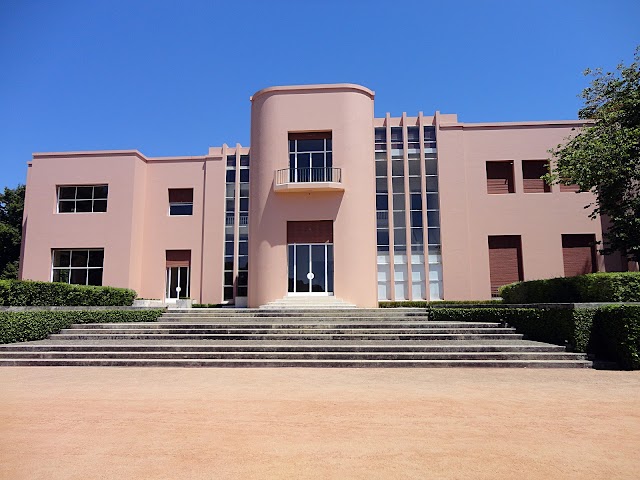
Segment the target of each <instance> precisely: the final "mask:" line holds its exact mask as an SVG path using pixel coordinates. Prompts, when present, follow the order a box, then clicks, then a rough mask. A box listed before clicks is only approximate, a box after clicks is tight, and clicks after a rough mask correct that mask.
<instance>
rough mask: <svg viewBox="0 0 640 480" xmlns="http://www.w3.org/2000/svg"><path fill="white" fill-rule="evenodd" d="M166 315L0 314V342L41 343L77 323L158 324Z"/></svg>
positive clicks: (128, 312) (150, 312)
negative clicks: (32, 341) (158, 320)
mask: <svg viewBox="0 0 640 480" xmlns="http://www.w3.org/2000/svg"><path fill="white" fill-rule="evenodd" d="M163 312H164V310H163V309H153V310H82V311H81V310H77V311H71V312H69V311H62V312H61V311H37V312H0V343H15V342H28V341H31V340H42V339H44V338H47V337H48V336H49V335H51V334H52V333H58V332H59V331H60V330H62V329H63V328H69V327H70V326H71V325H73V324H74V323H119V322H155V321H156V320H157V319H158V317H159V316H160V315H162V313H163Z"/></svg>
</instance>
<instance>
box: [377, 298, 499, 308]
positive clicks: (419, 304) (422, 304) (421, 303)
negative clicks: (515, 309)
mask: <svg viewBox="0 0 640 480" xmlns="http://www.w3.org/2000/svg"><path fill="white" fill-rule="evenodd" d="M495 303H502V300H433V301H426V300H400V301H397V302H378V306H379V307H380V308H411V307H414V308H429V307H431V306H446V305H485V304H495Z"/></svg>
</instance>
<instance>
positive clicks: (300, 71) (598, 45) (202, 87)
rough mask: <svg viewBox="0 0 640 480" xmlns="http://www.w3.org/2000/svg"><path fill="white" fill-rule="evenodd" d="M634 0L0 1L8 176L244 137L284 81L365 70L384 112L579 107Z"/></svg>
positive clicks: (619, 42)
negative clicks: (82, 158)
mask: <svg viewBox="0 0 640 480" xmlns="http://www.w3.org/2000/svg"><path fill="white" fill-rule="evenodd" d="M639 18H640V2H638V1H637V0H624V1H623V0H609V1H607V2H602V1H594V0H581V1H574V0H552V1H550V0H538V1H532V0H527V1H520V0H510V1H508V0H504V1H491V0H489V1H478V0H475V1H467V0H458V1H442V0H439V1H432V0H422V1H411V0H404V1H394V2H392V1H389V0H387V1H376V0H371V1H365V0H362V1H359V0H353V1H349V0H341V1H336V0H307V1H305V0H298V1H279V0H268V1H242V0H235V1H224V2H222V1H215V0H209V1H195V0H193V1H191V0H183V1H178V0H175V1H169V0H153V1H151V0H149V1H140V0H103V1H97V0H77V1H67V0H57V1H55V2H52V1H49V0H42V1H35V0H0V189H2V188H3V187H4V186H9V187H15V186H16V185H18V184H19V183H24V182H25V180H26V168H27V167H26V163H27V162H28V161H29V160H30V158H31V155H32V153H33V152H51V151H77V150H109V149H113V150H120V149H137V150H140V151H141V152H142V153H144V154H145V155H148V156H174V155H203V154H206V153H207V150H208V147H209V146H220V145H222V144H223V143H227V144H230V145H234V144H236V143H241V144H243V145H248V144H249V124H250V101H249V97H250V96H251V95H252V94H253V93H255V92H256V91H257V90H260V89H262V88H265V87H268V86H273V85H296V84H314V83H347V82H348V83H358V84H361V85H365V86H367V87H369V88H371V89H372V90H374V91H375V92H376V98H375V113H376V116H384V115H385V113H386V112H390V113H391V115H392V116H399V115H401V114H402V112H407V114H408V115H417V113H418V111H422V112H424V113H425V114H426V115H431V114H433V112H434V111H436V110H439V111H441V112H442V113H457V114H458V119H459V120H460V121H464V122H485V121H518V120H552V119H553V120H556V119H574V118H577V112H578V109H579V108H580V105H581V101H580V99H579V98H578V94H579V93H580V91H581V90H582V89H583V88H584V87H585V86H586V85H587V84H588V79H587V78H585V77H584V76H583V75H582V72H583V70H584V69H585V68H587V67H603V68H605V69H606V70H611V69H614V68H615V66H616V65H617V64H618V63H619V62H621V61H622V62H624V63H627V64H628V63H630V62H631V59H632V58H633V51H634V48H635V46H636V45H639V44H640V26H639V23H638V19H639Z"/></svg>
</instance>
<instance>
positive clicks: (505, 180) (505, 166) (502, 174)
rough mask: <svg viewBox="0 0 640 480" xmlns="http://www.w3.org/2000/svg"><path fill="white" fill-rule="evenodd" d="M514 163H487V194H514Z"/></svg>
mask: <svg viewBox="0 0 640 480" xmlns="http://www.w3.org/2000/svg"><path fill="white" fill-rule="evenodd" d="M514 192H515V188H514V184H513V162H487V193H490V194H501V193H514Z"/></svg>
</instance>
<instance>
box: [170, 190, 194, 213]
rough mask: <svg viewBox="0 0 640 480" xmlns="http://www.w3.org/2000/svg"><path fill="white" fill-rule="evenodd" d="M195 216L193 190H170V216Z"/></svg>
mask: <svg viewBox="0 0 640 480" xmlns="http://www.w3.org/2000/svg"><path fill="white" fill-rule="evenodd" d="M192 214H193V188H170V189H169V215H192Z"/></svg>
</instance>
